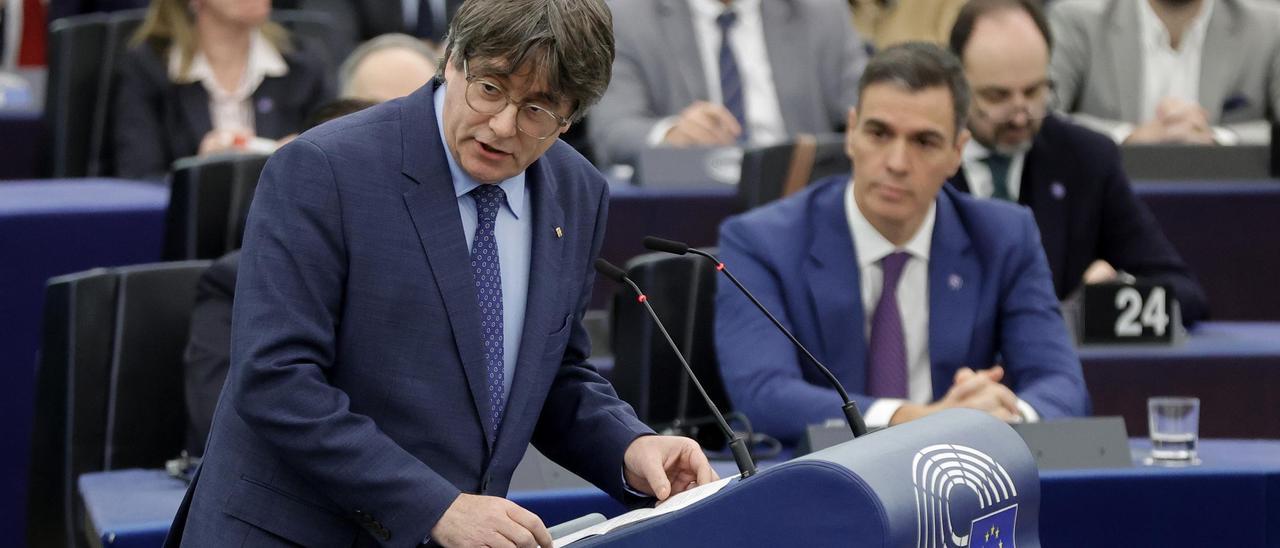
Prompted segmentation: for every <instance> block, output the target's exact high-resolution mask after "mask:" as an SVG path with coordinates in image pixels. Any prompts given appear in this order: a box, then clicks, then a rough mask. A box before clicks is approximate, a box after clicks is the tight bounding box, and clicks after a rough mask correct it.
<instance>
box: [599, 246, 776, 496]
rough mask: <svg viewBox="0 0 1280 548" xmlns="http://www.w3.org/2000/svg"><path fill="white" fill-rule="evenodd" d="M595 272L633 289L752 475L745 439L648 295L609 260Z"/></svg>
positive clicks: (737, 458)
mask: <svg viewBox="0 0 1280 548" xmlns="http://www.w3.org/2000/svg"><path fill="white" fill-rule="evenodd" d="M596 272H599V273H600V274H602V275H604V277H606V278H609V279H611V280H613V281H615V282H618V283H621V284H625V285H627V286H629V287H631V290H632V291H634V292H635V293H636V300H638V301H639V302H640V304H642V305H644V309H645V310H646V311H648V312H649V317H650V318H652V319H653V323H654V324H656V325H657V326H658V331H659V332H661V333H662V336H663V338H665V339H666V340H667V344H668V345H670V346H671V351H672V352H675V353H676V358H677V359H679V360H680V365H683V366H684V372H685V374H687V375H689V379H690V380H692V381H693V386H694V387H695V388H697V389H698V393H699V394H702V399H703V400H705V401H706V402H707V407H708V408H710V409H711V413H712V414H714V415H715V417H716V422H717V423H718V424H719V425H720V431H721V432H722V433H723V434H724V438H725V439H727V440H730V441H729V450H730V451H731V452H732V453H733V460H734V462H736V463H737V464H738V471H739V472H741V473H742V478H743V479H746V478H749V477H751V476H753V475H755V473H756V463H755V462H754V461H752V460H751V453H750V452H749V451H747V442H746V440H744V439H742V436H739V435H737V434H736V433H735V432H734V431H733V430H732V429H730V428H729V423H728V422H725V420H724V415H722V414H720V409H719V408H717V407H716V404H715V403H714V402H712V401H711V396H708V395H707V391H706V389H704V388H702V383H701V382H699V381H698V376H697V375H695V374H694V373H693V368H692V367H689V362H688V361H685V359H684V356H683V355H681V354H680V348H679V347H678V346H676V342H675V341H673V340H671V334H670V333H667V328H666V326H664V325H662V320H660V319H658V314H657V313H656V312H654V311H653V307H652V306H650V305H649V297H648V296H646V295H645V294H644V291H641V290H640V286H638V285H636V283H635V282H633V281H631V278H630V277H629V276H627V273H626V271H624V270H622V269H621V268H618V267H616V266H614V265H613V264H612V263H610V262H609V261H606V260H604V259H596Z"/></svg>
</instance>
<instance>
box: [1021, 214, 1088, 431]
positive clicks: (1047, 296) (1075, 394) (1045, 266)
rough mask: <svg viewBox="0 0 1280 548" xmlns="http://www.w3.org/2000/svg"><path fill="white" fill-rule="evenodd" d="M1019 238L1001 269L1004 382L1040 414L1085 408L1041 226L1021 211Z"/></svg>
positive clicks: (1080, 411) (1084, 395)
mask: <svg viewBox="0 0 1280 548" xmlns="http://www.w3.org/2000/svg"><path fill="white" fill-rule="evenodd" d="M1019 218H1020V220H1021V224H1022V226H1021V229H1020V230H1019V232H1020V233H1021V237H1020V238H1019V239H1018V244H1017V246H1016V247H1014V248H1013V249H1012V250H1011V252H1010V254H1009V257H1008V261H1009V263H1008V264H1006V265H1005V268H1003V269H1002V270H1001V274H1000V275H1001V279H1000V287H1001V293H1000V318H1001V321H1000V326H999V333H1000V353H1001V355H1002V356H1003V362H1004V366H1005V369H1006V373H1007V375H1008V376H1009V377H1008V378H1007V379H1006V383H1007V384H1009V385H1010V386H1012V387H1013V390H1014V392H1016V393H1017V395H1018V397H1019V398H1022V399H1023V400H1024V401H1026V402H1027V403H1028V404H1030V405H1031V406H1032V407H1033V408H1035V410H1036V412H1037V413H1039V414H1040V417H1041V418H1043V419H1054V418H1060V417H1070V416H1080V415H1087V414H1088V413H1089V394H1088V392H1087V390H1086V388H1085V384H1084V374H1083V373H1082V372H1081V368H1080V358H1079V357H1078V356H1077V355H1076V352H1075V349H1074V348H1072V346H1071V342H1070V339H1069V337H1068V335H1067V328H1066V324H1065V323H1064V322H1063V319H1062V312H1061V310H1060V309H1059V305H1058V299H1057V298H1056V297H1055V296H1054V292H1053V281H1052V280H1053V278H1052V276H1051V275H1050V274H1049V262H1048V260H1047V259H1045V255H1044V249H1043V248H1042V247H1041V245H1040V231H1039V230H1038V229H1037V228H1036V224H1035V219H1034V218H1033V217H1032V216H1031V213H1030V212H1029V211H1026V210H1023V211H1021V212H1020V214H1019Z"/></svg>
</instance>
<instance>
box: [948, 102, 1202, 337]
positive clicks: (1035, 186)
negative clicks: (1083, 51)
mask: <svg viewBox="0 0 1280 548" xmlns="http://www.w3.org/2000/svg"><path fill="white" fill-rule="evenodd" d="M951 184H953V185H955V187H956V188H958V189H960V190H962V191H964V192H968V191H969V184H968V182H967V181H966V179H965V176H964V170H963V169H962V170H960V171H958V172H957V173H956V176H955V177H953V178H952V179H951ZM1021 184H1022V186H1021V187H1020V188H1021V190H1020V192H1019V194H1018V201H1019V202H1020V203H1022V204H1023V205H1026V206H1029V207H1030V208H1031V211H1032V212H1033V213H1035V216H1036V223H1037V224H1039V225H1040V237H1041V240H1042V241H1043V243H1044V250H1045V255H1046V256H1048V258H1049V269H1050V270H1052V271H1053V286H1054V287H1055V288H1057V295H1058V298H1059V299H1062V298H1066V297H1067V295H1069V294H1070V293H1071V292H1072V291H1075V290H1076V288H1078V287H1079V286H1080V279H1081V277H1082V276H1084V271H1085V270H1086V269H1088V268H1089V265H1090V264H1092V263H1093V261H1094V260H1096V259H1102V260H1104V261H1107V262H1108V263H1111V265H1112V266H1114V267H1115V268H1116V269H1117V270H1123V271H1125V272H1128V273H1130V274H1133V275H1134V276H1138V277H1142V278H1150V279H1152V280H1155V281H1158V282H1161V283H1164V284H1168V285H1169V286H1170V287H1172V288H1173V291H1174V294H1175V296H1177V298H1178V301H1179V302H1180V303H1181V304H1182V320H1183V323H1186V324H1188V325H1190V324H1191V323H1193V322H1195V321H1196V320H1200V319H1203V318H1204V317H1205V316H1206V315H1208V304H1207V302H1206V299H1205V296H1204V290H1203V289H1201V288H1200V283H1199V282H1197V281H1196V279H1195V276H1193V275H1192V274H1191V272H1190V271H1189V270H1188V269H1187V265H1186V264H1185V263H1183V262H1182V258H1181V257H1179V256H1178V252H1177V250H1175V249H1174V248H1173V245H1172V244H1170V243H1169V240H1168V239H1166V238H1165V237H1164V232H1162V231H1161V230H1160V225H1159V224H1158V223H1157V222H1156V219H1155V217H1154V216H1153V215H1152V214H1151V211H1150V210H1149V209H1147V206H1146V204H1143V203H1142V201H1141V200H1139V199H1138V198H1137V197H1136V196H1134V194H1133V188H1132V187H1131V186H1130V184H1129V177H1128V176H1126V175H1125V173H1124V167H1123V166H1122V165H1121V163H1120V149H1119V148H1117V147H1116V145H1115V143H1114V142H1112V141H1111V140H1110V139H1109V138H1107V137H1106V136H1104V135H1102V134H1100V133H1097V132H1094V131H1092V130H1089V129H1086V128H1084V127H1081V126H1078V125H1075V124H1072V123H1070V122H1066V121H1063V120H1060V119H1058V118H1056V117H1054V116H1050V117H1048V118H1045V121H1044V126H1043V127H1041V128H1040V133H1038V134H1037V135H1036V137H1035V141H1034V142H1033V144H1032V146H1031V150H1030V151H1029V152H1028V153H1027V159H1026V163H1025V164H1024V165H1023V168H1022V182H1021Z"/></svg>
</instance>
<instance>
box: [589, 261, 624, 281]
mask: <svg viewBox="0 0 1280 548" xmlns="http://www.w3.org/2000/svg"><path fill="white" fill-rule="evenodd" d="M596 272H599V273H601V274H603V275H604V277H606V278H609V279H610V280H613V281H615V282H618V283H622V282H623V281H625V280H626V279H627V272H626V271H625V270H623V269H621V268H618V267H616V266H614V265H613V263H611V262H609V261H606V260H604V259H596Z"/></svg>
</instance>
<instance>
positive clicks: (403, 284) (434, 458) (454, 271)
mask: <svg viewBox="0 0 1280 548" xmlns="http://www.w3.org/2000/svg"><path fill="white" fill-rule="evenodd" d="M434 87H435V86H434V85H428V86H424V87H423V88H421V89H419V90H418V91H417V92H415V93H414V94H413V95H410V96H409V97H407V98H404V99H400V100H395V101H391V102H388V103H385V104H382V105H379V106H375V107H372V108H369V109H367V110H364V111H362V112H359V113H357V114H355V115H352V116H347V117H344V118H341V119H338V120H336V121H333V122H330V123H327V124H324V125H322V126H320V127H318V128H316V129H314V130H311V131H309V132H307V133H305V134H303V135H302V136H301V137H300V138H299V139H297V140H296V141H294V142H292V143H290V144H289V145H287V146H285V147H284V148H282V149H280V150H279V151H278V152H276V154H275V155H274V156H273V157H272V159H271V160H270V161H269V162H268V163H267V166H266V168H265V170H264V171H263V175H262V179H261V182H260V183H259V186H258V190H257V194H256V196H255V198H254V203H253V206H252V209H251V211H250V214H249V221H248V227H247V230H246V233H245V240H244V248H243V252H242V254H241V261H240V273H239V278H238V281H237V294H236V299H235V308H234V316H233V324H234V325H233V337H232V338H233V340H232V350H231V372H230V374H229V375H228V379H227V385H226V387H225V389H224V390H223V394H222V397H221V401H220V403H219V405H218V409H217V411H216V413H215V416H214V420H213V425H212V428H211V433H210V439H209V443H208V447H207V449H206V452H205V461H204V464H203V466H202V469H201V471H200V473H199V477H198V479H197V481H196V483H195V486H194V487H193V489H192V490H191V492H189V494H188V497H189V499H190V500H189V503H188V504H185V505H184V506H183V509H182V510H180V513H179V516H178V519H177V520H176V521H175V523H176V524H178V525H177V526H176V527H175V531H174V532H171V539H173V538H176V537H178V536H179V535H182V538H181V540H182V543H183V545H190V546H233V545H234V546H240V545H241V544H242V543H244V545H247V546H258V545H264V544H265V545H276V544H280V543H282V541H281V540H280V539H285V540H287V541H289V542H291V543H296V544H301V545H304V546H352V545H372V544H375V543H377V544H384V545H393V546H412V545H415V544H417V543H419V542H421V540H422V539H423V538H424V537H425V536H426V535H427V534H428V533H429V532H430V530H431V528H432V527H434V525H435V523H436V521H437V520H438V519H439V517H440V516H441V515H442V514H443V513H444V511H445V510H446V509H447V508H448V507H449V505H450V504H451V503H452V502H453V500H454V499H455V498H456V497H457V495H458V494H459V492H468V493H479V494H487V495H496V496H503V495H505V494H506V492H507V487H508V484H509V482H510V478H511V474H512V472H513V470H514V469H515V466H516V464H517V463H518V462H519V461H520V458H521V457H522V456H523V455H524V452H525V448H526V447H527V445H528V443H529V442H530V441H531V440H532V442H533V443H534V445H535V446H537V447H538V448H539V449H540V450H541V451H543V452H544V453H546V454H547V455H548V456H550V457H551V458H553V459H555V460H557V461H559V462H560V463H562V464H564V465H566V466H567V467H568V468H569V469H570V470H573V471H574V472H576V473H578V474H580V475H582V476H583V477H584V478H586V479H588V480H590V481H592V482H594V483H596V484H597V485H599V486H601V487H602V488H603V489H605V490H606V491H607V492H609V493H610V494H612V495H614V496H615V497H616V498H624V497H625V494H624V493H625V491H624V486H623V483H622V473H621V470H622V456H623V453H624V452H625V449H626V447H627V445H629V444H630V442H631V441H632V440H633V439H634V438H636V437H637V436H639V435H642V434H645V433H649V432H651V430H649V429H648V428H647V427H645V426H644V425H643V424H641V423H640V422H639V421H638V420H637V419H636V418H635V415H634V413H633V412H632V410H631V409H630V407H629V406H627V405H626V404H625V403H623V402H622V401H621V400H619V399H618V398H617V397H616V395H615V393H614V391H613V389H612V387H611V386H610V385H609V384H608V383H607V382H606V381H605V380H604V379H602V378H601V377H600V375H599V374H597V372H596V371H595V369H594V368H593V367H591V366H589V365H587V364H585V363H584V360H585V358H586V357H587V355H588V354H589V341H588V339H587V334H586V331H585V330H584V329H583V327H582V324H581V320H582V315H583V312H584V310H585V307H586V303H587V299H588V296H589V295H590V294H591V282H592V280H593V279H594V273H593V270H592V262H593V261H594V260H595V257H596V255H597V254H598V253H599V250H600V245H601V241H602V239H603V235H604V234H603V232H604V226H605V210H606V204H607V202H608V192H607V187H606V185H605V181H604V179H603V178H602V177H601V176H600V174H599V173H598V172H597V171H596V170H595V169H594V168H592V167H591V165H590V164H589V163H588V162H587V161H586V160H585V159H583V158H582V157H581V156H580V155H578V154H577V153H576V152H574V151H573V150H572V149H571V148H570V147H568V146H567V145H564V144H562V143H556V144H555V145H553V146H552V147H551V149H550V150H549V151H547V153H546V154H545V155H544V156H543V157H542V158H541V159H539V160H538V161H537V162H535V163H533V164H532V165H531V166H529V168H528V169H527V171H526V173H527V176H528V178H527V184H528V188H529V192H530V196H531V199H532V200H533V227H534V228H533V230H534V235H533V244H532V257H531V264H530V281H529V293H528V306H527V312H526V317H525V321H524V333H525V335H524V337H523V339H522V343H521V347H520V352H519V357H518V361H517V365H516V372H515V378H514V379H513V383H512V387H511V393H510V396H509V398H508V401H507V406H506V414H505V419H504V420H505V422H504V423H503V424H502V426H501V429H500V431H499V432H498V433H497V441H496V442H495V443H490V441H489V440H490V438H491V436H490V434H491V432H490V429H491V426H490V424H489V421H488V420H487V419H485V418H484V417H486V416H487V410H488V409H489V406H490V405H491V402H489V401H488V396H487V391H486V381H485V359H484V350H483V345H482V341H481V337H480V336H479V333H480V332H481V331H480V312H479V307H478V305H477V304H476V290H475V285H474V280H473V275H472V270H471V265H470V252H469V251H468V246H467V241H466V239H465V237H464V235H463V229H462V221H461V217H460V215H459V213H458V206H457V199H456V197H455V195H454V189H453V184H452V182H451V180H450V175H449V168H448V165H447V163H446V160H445V156H444V155H445V154H446V152H445V148H444V146H443V145H442V144H441V142H440V138H439V134H438V132H437V131H436V121H435V116H436V114H435V112H434V106H433V104H432V93H433V91H434ZM558 230H559V231H560V232H561V233H562V235H558V234H557V231H558ZM184 513H185V516H184ZM184 518H185V519H184ZM183 524H185V530H181V529H180V528H181V526H182V525H183Z"/></svg>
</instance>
